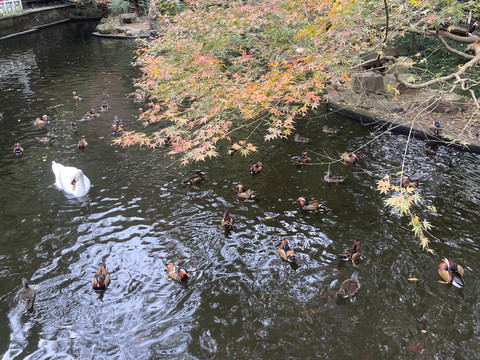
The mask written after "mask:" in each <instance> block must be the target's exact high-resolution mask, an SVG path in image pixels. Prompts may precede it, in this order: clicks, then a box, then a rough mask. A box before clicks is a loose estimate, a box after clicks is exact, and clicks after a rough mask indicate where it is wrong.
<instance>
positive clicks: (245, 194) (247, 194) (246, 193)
mask: <svg viewBox="0 0 480 360" xmlns="http://www.w3.org/2000/svg"><path fill="white" fill-rule="evenodd" d="M235 189H237V197H238V198H239V199H245V200H247V199H253V198H254V197H255V195H256V193H255V191H253V190H251V189H248V190H247V188H246V187H245V186H244V185H243V184H238V185H237V186H235Z"/></svg>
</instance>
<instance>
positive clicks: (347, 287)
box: [337, 271, 360, 299]
mask: <svg viewBox="0 0 480 360" xmlns="http://www.w3.org/2000/svg"><path fill="white" fill-rule="evenodd" d="M358 290H360V282H359V281H358V271H355V272H354V273H353V275H352V277H351V278H350V279H347V280H345V281H344V282H343V283H342V285H340V290H339V291H338V292H337V296H338V297H341V298H342V299H347V298H351V297H352V296H355V294H356V293H357V292H358Z"/></svg>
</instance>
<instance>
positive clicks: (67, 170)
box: [52, 161, 90, 197]
mask: <svg viewBox="0 0 480 360" xmlns="http://www.w3.org/2000/svg"><path fill="white" fill-rule="evenodd" d="M52 171H53V174H54V175H55V185H56V186H57V187H58V188H60V189H62V190H63V191H65V192H66V193H68V194H71V195H73V196H76V197H82V196H85V195H87V193H88V191H89V190H90V180H89V179H88V178H87V177H86V176H85V175H84V174H83V171H82V170H80V169H77V168H75V167H72V166H63V165H62V164H58V163H56V162H55V161H52Z"/></svg>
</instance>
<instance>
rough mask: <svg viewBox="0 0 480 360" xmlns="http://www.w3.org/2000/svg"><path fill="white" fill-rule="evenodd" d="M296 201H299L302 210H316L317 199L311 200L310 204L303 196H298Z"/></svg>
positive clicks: (317, 205)
mask: <svg viewBox="0 0 480 360" xmlns="http://www.w3.org/2000/svg"><path fill="white" fill-rule="evenodd" d="M296 201H298V202H299V203H300V209H302V210H304V211H315V212H316V211H318V207H319V204H318V200H313V201H312V203H311V204H310V203H309V201H308V200H307V198H306V197H305V196H300V197H299V198H298V199H297V200H296Z"/></svg>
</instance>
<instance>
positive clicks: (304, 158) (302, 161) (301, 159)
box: [297, 151, 310, 164]
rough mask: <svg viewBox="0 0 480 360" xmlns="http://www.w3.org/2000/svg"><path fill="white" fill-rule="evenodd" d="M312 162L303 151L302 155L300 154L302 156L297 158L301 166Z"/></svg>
mask: <svg viewBox="0 0 480 360" xmlns="http://www.w3.org/2000/svg"><path fill="white" fill-rule="evenodd" d="M309 161H310V158H309V157H308V155H307V152H306V151H302V153H301V154H300V156H299V157H298V158H297V162H298V163H299V164H306V163H308V162H309Z"/></svg>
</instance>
